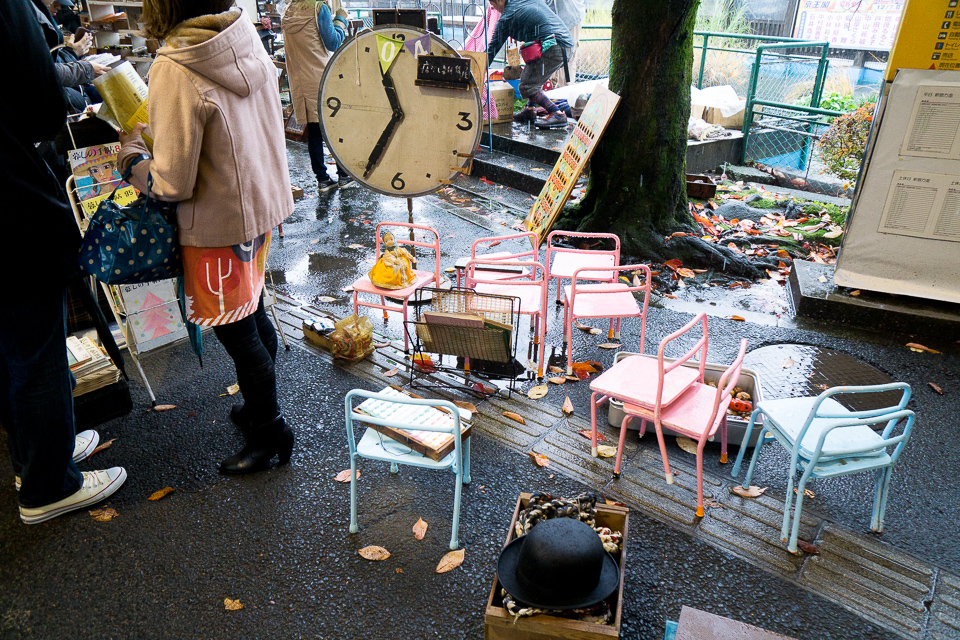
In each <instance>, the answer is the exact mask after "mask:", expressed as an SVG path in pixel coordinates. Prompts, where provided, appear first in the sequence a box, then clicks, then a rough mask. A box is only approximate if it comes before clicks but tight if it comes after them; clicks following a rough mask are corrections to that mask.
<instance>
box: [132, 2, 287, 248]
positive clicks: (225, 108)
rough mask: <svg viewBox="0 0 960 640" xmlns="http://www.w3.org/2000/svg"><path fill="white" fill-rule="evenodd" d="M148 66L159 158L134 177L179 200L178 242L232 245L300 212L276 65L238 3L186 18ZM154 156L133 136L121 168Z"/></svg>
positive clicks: (140, 165) (168, 198)
mask: <svg viewBox="0 0 960 640" xmlns="http://www.w3.org/2000/svg"><path fill="white" fill-rule="evenodd" d="M166 42H167V46H165V47H163V48H161V49H160V50H159V51H158V52H157V59H156V61H155V62H154V63H153V65H152V66H151V68H150V76H149V81H150V82H149V90H150V97H149V119H150V134H151V135H152V137H153V139H154V147H153V158H152V159H151V160H150V161H144V162H140V163H138V164H137V165H136V167H135V169H134V172H133V177H132V178H131V182H132V183H133V184H134V186H137V187H138V188H140V189H141V190H144V189H145V187H146V181H147V173H148V172H149V173H150V174H151V175H152V177H153V191H152V193H153V194H154V196H156V197H157V198H159V199H162V200H166V201H169V202H177V203H179V204H178V205H177V223H178V225H179V227H180V243H181V244H183V245H186V246H193V247H228V246H232V245H235V244H240V243H243V242H248V241H250V240H253V239H254V238H256V237H258V236H260V235H263V234H264V233H266V232H267V231H270V230H271V229H273V228H274V227H275V226H277V225H278V224H279V223H281V222H283V220H284V218H286V217H287V216H289V215H290V214H291V213H292V212H293V197H292V194H291V191H290V176H289V172H288V169H287V154H286V144H285V141H284V136H283V114H282V110H281V107H280V95H279V92H278V87H277V80H276V78H277V74H276V68H275V67H274V65H273V63H272V62H271V61H270V58H269V57H267V54H266V51H264V49H263V45H262V44H261V43H260V38H259V37H258V36H257V31H256V29H255V28H254V27H253V24H252V23H251V21H250V19H249V17H248V16H246V15H243V16H241V14H240V11H239V10H237V9H236V8H234V9H232V10H230V11H227V12H225V13H221V14H217V15H206V16H200V17H198V18H192V19H190V20H185V21H184V22H182V23H180V24H179V25H177V27H175V29H174V31H173V32H172V33H171V34H170V35H169V36H167V38H166ZM140 153H146V147H145V146H144V144H143V141H142V139H141V138H139V137H136V138H133V139H131V140H129V141H128V142H127V144H125V145H124V146H123V149H122V150H121V152H120V155H119V158H118V159H119V161H120V166H121V167H124V168H125V167H126V166H127V164H128V162H129V159H130V158H131V157H132V156H135V155H137V154H140Z"/></svg>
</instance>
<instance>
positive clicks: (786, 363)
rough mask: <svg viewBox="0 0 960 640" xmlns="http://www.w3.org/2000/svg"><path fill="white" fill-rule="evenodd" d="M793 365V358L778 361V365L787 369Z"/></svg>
mask: <svg viewBox="0 0 960 640" xmlns="http://www.w3.org/2000/svg"><path fill="white" fill-rule="evenodd" d="M793 365H794V362H793V358H785V359H784V360H783V362H781V363H780V366H781V367H783V368H784V369H789V368H790V367H792V366H793Z"/></svg>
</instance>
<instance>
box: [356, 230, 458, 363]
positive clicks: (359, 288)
mask: <svg viewBox="0 0 960 640" xmlns="http://www.w3.org/2000/svg"><path fill="white" fill-rule="evenodd" d="M381 227H402V228H403V229H408V230H410V231H411V233H412V232H413V230H414V229H418V230H420V231H424V232H426V236H427V240H426V241H422V240H412V239H410V238H411V237H412V236H411V235H410V234H407V235H408V237H407V238H406V239H405V238H404V237H403V236H402V234H399V233H394V234H393V235H394V238H396V241H397V244H399V245H411V246H415V247H423V248H425V249H433V252H434V263H433V265H431V266H433V271H421V270H420V269H414V270H413V272H414V273H415V274H416V276H417V279H416V281H415V282H414V283H413V284H412V285H410V286H409V287H405V288H403V289H382V288H380V287H378V286H375V285H374V284H373V283H372V282H370V276H369V275H365V276H363V277H362V278H360V279H359V280H357V281H355V282H354V283H353V312H354V313H355V314H358V315H359V312H360V311H359V309H360V307H371V308H373V309H382V310H383V319H384V320H386V319H387V312H388V311H390V312H393V313H401V314H403V319H404V321H406V319H407V306H408V304H409V302H410V298H411V296H413V295H414V294H415V293H416V292H417V289H422V288H423V287H429V286H431V285H433V286H439V284H440V276H439V274H440V235H439V234H438V233H437V232H436V230H435V229H433V228H431V227H427V226H424V225H422V224H410V223H408V222H381V223H380V224H378V225H377V230H376V234H377V255H376V259H377V260H379V259H380V243H381V242H382V238H381V233H380V229H381ZM361 293H366V294H371V295H375V296H380V304H377V303H376V302H362V301H360V299H359V294H361ZM388 297H389V298H393V299H401V300H402V301H403V304H402V305H401V306H400V307H399V308H398V307H396V306H390V305H387V300H386V298H388ZM408 349H409V337H408V336H407V332H406V331H404V332H403V350H404V351H405V352H406V351H407V350H408Z"/></svg>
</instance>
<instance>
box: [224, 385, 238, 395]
mask: <svg viewBox="0 0 960 640" xmlns="http://www.w3.org/2000/svg"><path fill="white" fill-rule="evenodd" d="M239 391H240V383H239V382H238V383H234V384H232V385H230V386H229V387H227V393H228V394H229V395H231V396H235V395H237V393H239Z"/></svg>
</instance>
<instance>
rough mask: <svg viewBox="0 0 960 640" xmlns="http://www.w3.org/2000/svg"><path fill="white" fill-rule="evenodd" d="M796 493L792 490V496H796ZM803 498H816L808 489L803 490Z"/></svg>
mask: <svg viewBox="0 0 960 640" xmlns="http://www.w3.org/2000/svg"><path fill="white" fill-rule="evenodd" d="M797 493H798V492H797V490H796V489H794V490H793V495H797ZM803 497H804V498H816V497H817V494H815V493H814V492H813V491H811V490H810V489H804V490H803Z"/></svg>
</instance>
